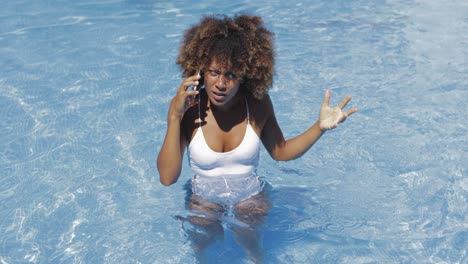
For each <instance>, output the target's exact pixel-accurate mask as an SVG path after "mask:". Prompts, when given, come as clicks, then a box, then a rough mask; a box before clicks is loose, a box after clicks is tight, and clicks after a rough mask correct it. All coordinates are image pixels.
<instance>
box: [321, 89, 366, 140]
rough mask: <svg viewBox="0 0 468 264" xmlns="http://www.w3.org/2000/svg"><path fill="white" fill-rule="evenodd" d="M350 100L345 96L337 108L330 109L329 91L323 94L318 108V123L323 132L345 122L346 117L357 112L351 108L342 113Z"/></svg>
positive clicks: (349, 97)
mask: <svg viewBox="0 0 468 264" xmlns="http://www.w3.org/2000/svg"><path fill="white" fill-rule="evenodd" d="M350 100H351V96H346V97H345V99H343V101H341V103H340V104H339V105H338V106H335V107H333V108H332V107H330V105H329V104H330V90H327V91H326V92H325V98H324V100H323V103H322V107H321V108H320V114H319V121H320V129H321V130H323V131H325V130H329V129H333V128H336V127H337V126H338V124H339V123H341V122H343V121H345V120H346V118H347V117H348V116H350V115H351V114H353V113H355V112H357V109H356V108H352V109H350V110H348V111H345V112H343V111H342V109H343V108H344V107H345V106H346V104H348V102H349V101H350Z"/></svg>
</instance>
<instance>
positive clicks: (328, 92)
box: [322, 89, 330, 106]
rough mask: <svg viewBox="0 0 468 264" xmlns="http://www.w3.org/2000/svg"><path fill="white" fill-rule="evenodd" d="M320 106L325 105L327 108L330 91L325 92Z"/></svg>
mask: <svg viewBox="0 0 468 264" xmlns="http://www.w3.org/2000/svg"><path fill="white" fill-rule="evenodd" d="M322 104H323V105H327V106H328V105H330V90H329V89H327V90H326V91H325V98H324V99H323V103H322Z"/></svg>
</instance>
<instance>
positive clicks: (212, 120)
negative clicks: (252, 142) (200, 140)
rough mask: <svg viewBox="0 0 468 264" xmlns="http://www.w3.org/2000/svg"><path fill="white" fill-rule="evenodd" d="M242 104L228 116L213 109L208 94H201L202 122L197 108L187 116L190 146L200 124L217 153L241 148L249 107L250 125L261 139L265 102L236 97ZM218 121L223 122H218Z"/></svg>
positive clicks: (196, 106)
mask: <svg viewBox="0 0 468 264" xmlns="http://www.w3.org/2000/svg"><path fill="white" fill-rule="evenodd" d="M236 99H237V100H239V103H238V104H237V105H236V106H235V107H233V108H232V109H230V110H229V111H228V112H226V113H222V112H220V111H218V112H214V111H212V110H211V109H210V107H209V103H208V98H207V95H206V93H204V92H203V90H202V92H200V111H201V120H200V119H199V114H198V105H195V106H193V107H191V108H190V109H189V110H188V111H187V113H186V116H185V117H184V124H185V126H184V129H185V131H184V132H185V134H186V135H187V142H188V143H190V142H191V141H192V139H193V137H194V136H195V133H196V131H197V129H198V128H199V123H200V122H201V124H202V125H201V127H202V130H203V134H204V136H205V140H206V143H207V144H208V146H210V148H211V149H212V150H213V151H215V152H228V151H231V150H233V149H235V148H236V147H237V146H239V145H240V144H241V142H242V140H243V138H244V134H245V132H246V128H247V110H246V109H247V108H246V105H245V100H246V101H247V104H248V107H249V109H250V110H249V115H250V125H251V126H252V129H253V130H254V131H255V133H256V134H257V135H258V137H259V138H260V137H261V134H262V130H263V126H264V124H265V122H266V119H267V114H268V113H267V111H265V109H264V106H263V102H261V101H258V100H256V99H253V98H252V97H251V96H249V95H243V96H239V98H236ZM217 120H222V122H218V121H217Z"/></svg>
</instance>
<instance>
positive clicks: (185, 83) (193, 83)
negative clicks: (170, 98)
mask: <svg viewBox="0 0 468 264" xmlns="http://www.w3.org/2000/svg"><path fill="white" fill-rule="evenodd" d="M198 84H199V82H198V81H197V80H191V79H190V78H187V79H185V80H184V81H183V82H182V84H181V85H180V87H179V91H181V92H182V91H186V90H187V89H188V88H189V87H190V86H197V85H198Z"/></svg>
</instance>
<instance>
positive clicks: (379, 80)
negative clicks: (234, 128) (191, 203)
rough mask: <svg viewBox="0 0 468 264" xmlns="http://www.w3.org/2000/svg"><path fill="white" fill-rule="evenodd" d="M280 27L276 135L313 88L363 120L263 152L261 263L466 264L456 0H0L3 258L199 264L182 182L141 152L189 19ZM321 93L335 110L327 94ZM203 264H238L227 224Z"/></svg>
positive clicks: (147, 151)
mask: <svg viewBox="0 0 468 264" xmlns="http://www.w3.org/2000/svg"><path fill="white" fill-rule="evenodd" d="M242 11H245V12H250V13H253V14H256V15H260V16H262V17H263V18H264V19H265V22H266V24H267V26H268V27H269V28H270V29H271V30H272V31H274V32H275V34H276V51H277V66H276V76H275V81H274V86H273V89H272V91H271V97H272V100H273V102H274V104H275V109H276V112H277V118H278V121H279V123H280V125H281V126H282V129H283V133H284V134H285V136H286V137H290V136H294V135H296V134H297V133H299V132H302V131H304V130H305V129H306V128H307V127H308V125H310V124H312V123H313V122H314V121H315V119H316V117H317V115H318V110H319V105H320V103H321V101H322V98H323V91H324V89H325V88H330V89H331V90H332V93H333V94H332V101H333V102H334V103H337V100H338V98H342V97H344V96H345V95H347V94H351V95H353V100H352V102H351V105H352V106H357V107H358V108H359V109H360V112H359V113H357V114H355V115H353V116H352V117H351V118H349V120H347V121H346V124H345V125H343V126H340V127H339V128H338V129H337V130H335V131H331V132H329V133H327V134H326V135H325V136H324V137H322V139H321V140H320V141H319V142H318V143H317V144H316V145H315V146H314V147H313V149H312V150H310V151H309V152H308V153H307V154H306V155H304V156H303V157H302V158H300V159H297V160H294V161H291V162H287V163H283V162H275V161H273V160H271V158H270V157H269V156H268V154H267V153H266V151H265V150H262V153H261V161H260V167H259V171H258V173H259V174H260V175H263V176H264V177H265V178H266V180H267V181H268V183H269V184H270V186H271V194H270V200H271V203H272V205H273V206H272V209H271V211H270V213H269V216H268V218H267V220H266V223H265V224H264V226H263V227H262V229H261V234H259V239H261V240H262V241H263V252H264V256H265V262H266V263H466V262H467V261H468V257H467V248H468V242H467V239H466V237H468V231H467V230H468V220H467V213H468V208H467V205H466V204H467V198H468V178H466V170H467V164H468V159H467V155H466V152H467V149H468V145H467V142H466V141H467V134H468V133H467V132H468V131H467V124H468V122H467V121H468V120H467V116H468V115H467V110H466V108H467V103H466V98H467V96H468V89H467V86H468V81H467V76H468V53H467V50H468V33H467V32H468V5H467V4H466V2H465V1H462V0H453V1H450V3H442V1H436V0H430V1H417V0H413V1H403V0H401V1H396V0H395V1H308V2H304V3H302V2H301V1H289V2H288V4H285V3H284V1H255V2H251V1H247V0H243V1H237V2H235V3H228V2H227V1H226V2H220V1H203V3H192V1H188V0H187V1H156V0H154V1H152V0H133V1H132V0H128V1H125V0H103V1H6V3H2V9H1V11H0V69H1V70H0V92H1V94H0V105H1V108H0V139H1V140H0V144H1V147H0V166H1V167H0V168H1V169H0V173H1V174H0V200H1V204H0V212H1V214H0V263H18V262H32V263H196V262H197V261H199V260H197V257H196V256H195V254H194V252H193V250H192V249H191V246H190V243H189V241H188V239H187V237H186V233H185V231H184V229H183V228H182V224H181V222H180V221H178V220H176V219H174V216H176V215H187V212H186V210H185V207H184V199H185V197H184V195H185V192H184V184H185V182H186V181H187V180H188V179H189V178H190V176H191V175H190V170H189V168H188V164H187V162H185V165H184V172H183V175H182V176H181V179H180V180H179V182H178V183H177V184H175V185H173V186H171V187H163V186H162V185H160V184H159V179H158V178H159V177H158V174H157V171H156V168H155V162H154V161H155V158H156V155H157V153H158V150H159V146H160V144H161V142H162V140H163V137H164V132H165V127H166V111H167V106H168V102H169V100H170V99H171V98H172V96H173V94H174V90H175V88H176V87H178V85H179V83H180V74H179V72H178V70H177V67H176V65H175V63H174V61H175V57H176V55H177V47H178V43H179V40H180V38H181V36H182V34H183V31H184V30H185V29H186V28H187V27H188V26H190V25H192V24H193V23H195V22H197V21H198V19H199V18H200V16H201V15H203V14H212V13H220V14H221V13H222V14H228V15H232V14H235V13H237V12H242ZM333 99H335V100H333ZM203 254H204V255H203V256H201V257H203V258H204V259H205V260H206V261H207V262H213V263H216V262H221V263H246V262H248V260H247V257H246V255H245V253H244V251H243V250H242V249H241V248H240V246H239V245H238V244H237V243H236V241H235V237H234V236H233V234H232V232H231V231H230V229H229V228H226V229H225V233H224V239H223V240H220V241H217V242H216V243H214V244H213V245H211V246H210V247H209V248H208V249H207V250H206V251H205V252H204V253H203Z"/></svg>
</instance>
